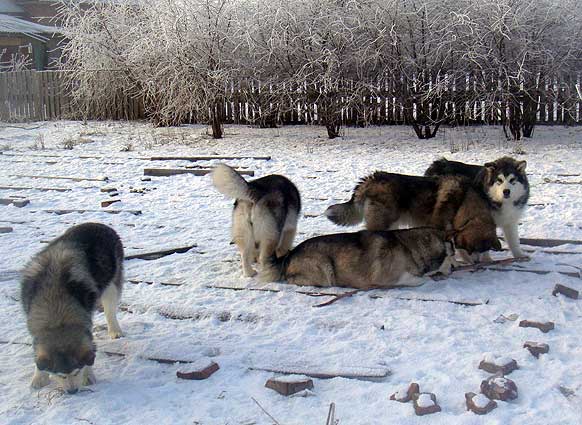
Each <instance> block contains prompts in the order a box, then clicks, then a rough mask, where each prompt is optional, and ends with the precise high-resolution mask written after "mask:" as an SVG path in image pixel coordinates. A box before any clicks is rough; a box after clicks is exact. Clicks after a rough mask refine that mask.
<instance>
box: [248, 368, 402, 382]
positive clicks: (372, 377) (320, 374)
mask: <svg viewBox="0 0 582 425" xmlns="http://www.w3.org/2000/svg"><path fill="white" fill-rule="evenodd" d="M249 370H259V371H264V372H272V373H280V374H283V375H305V376H309V377H311V378H318V379H333V378H347V379H357V380H362V381H376V380H382V379H384V378H386V377H388V376H389V375H391V372H390V369H388V368H385V367H366V366H337V367H330V366H320V365H311V364H287V365H286V364H277V365H266V366H259V365H256V366H255V365H253V366H250V367H249Z"/></svg>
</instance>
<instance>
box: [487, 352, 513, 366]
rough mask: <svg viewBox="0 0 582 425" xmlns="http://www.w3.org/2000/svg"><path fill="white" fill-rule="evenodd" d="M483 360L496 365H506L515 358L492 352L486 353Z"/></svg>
mask: <svg viewBox="0 0 582 425" xmlns="http://www.w3.org/2000/svg"><path fill="white" fill-rule="evenodd" d="M483 361H485V362H486V363H490V364H494V365H496V366H505V365H508V364H509V363H511V362H512V361H513V360H512V359H511V358H509V357H506V356H498V355H495V354H492V353H485V354H484V355H483Z"/></svg>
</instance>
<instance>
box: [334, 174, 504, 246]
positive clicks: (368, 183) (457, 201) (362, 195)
mask: <svg viewBox="0 0 582 425" xmlns="http://www.w3.org/2000/svg"><path fill="white" fill-rule="evenodd" d="M326 215H327V216H328V218H329V219H330V220H331V221H333V222H334V223H336V224H340V225H353V224H357V223H359V222H361V221H362V220H364V221H365V222H366V228H367V229H368V230H371V231H378V230H391V229H396V228H398V227H400V226H409V227H420V226H432V227H436V228H440V229H444V230H456V232H457V236H456V237H455V243H456V245H457V247H458V248H461V249H465V250H466V251H468V252H469V253H472V252H483V250H489V249H491V248H492V247H495V246H497V245H498V243H499V241H498V240H497V237H496V235H495V224H494V222H493V219H492V217H491V213H490V211H489V210H488V209H487V204H486V201H485V200H484V199H483V198H481V197H480V196H479V194H478V193H477V192H476V191H475V189H473V188H472V186H471V182H470V181H469V180H468V179H466V178H464V177H460V176H445V177H420V176H409V175H403V174H392V173H385V172H381V171H377V172H375V173H374V174H372V175H370V176H367V177H365V178H363V179H362V180H361V181H360V183H359V184H358V185H357V186H356V188H355V189H354V193H353V195H352V198H351V199H350V201H349V202H347V203H344V204H337V205H332V206H331V207H329V208H328V210H327V211H326Z"/></svg>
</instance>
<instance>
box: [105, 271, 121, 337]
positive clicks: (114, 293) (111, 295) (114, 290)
mask: <svg viewBox="0 0 582 425" xmlns="http://www.w3.org/2000/svg"><path fill="white" fill-rule="evenodd" d="M120 295H121V293H120V290H119V288H118V286H117V285H116V284H115V283H113V282H111V283H110V284H109V286H107V288H106V289H105V291H104V292H103V295H101V304H103V311H104V312H105V320H106V321H107V331H108V332H109V336H110V337H111V339H117V338H119V337H122V336H123V332H122V331H121V327H120V326H119V322H118V321H117V305H118V304H119V298H120Z"/></svg>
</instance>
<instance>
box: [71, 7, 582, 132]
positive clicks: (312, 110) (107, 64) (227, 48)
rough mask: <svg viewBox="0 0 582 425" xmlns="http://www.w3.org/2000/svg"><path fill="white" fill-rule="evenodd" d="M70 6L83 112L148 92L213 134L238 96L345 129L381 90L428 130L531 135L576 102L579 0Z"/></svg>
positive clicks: (268, 112)
mask: <svg viewBox="0 0 582 425" xmlns="http://www.w3.org/2000/svg"><path fill="white" fill-rule="evenodd" d="M62 15H63V19H64V28H65V29H64V31H65V33H66V35H67V37H68V39H69V40H70V42H69V43H68V44H67V46H66V47H65V56H64V57H65V58H66V62H65V63H64V64H63V68H64V69H67V70H70V73H69V76H70V81H71V88H72V89H73V94H74V99H75V101H76V102H77V103H78V104H79V109H80V110H81V111H85V112H87V113H88V112H89V111H95V110H96V111H105V110H107V106H108V105H109V104H110V103H111V99H115V98H116V96H136V97H140V98H141V99H143V101H144V104H145V108H146V112H147V114H148V116H149V117H150V119H151V120H152V121H153V122H154V123H157V124H160V125H173V124H179V123H181V122H186V121H198V122H207V123H209V124H210V125H211V127H212V133H213V136H214V137H221V135H222V123H223V122H224V120H225V118H226V117H225V114H226V113H228V114H234V112H233V108H232V105H230V107H228V108H227V106H229V105H226V101H227V98H229V97H228V96H229V95H233V94H236V95H237V96H238V97H237V99H239V101H240V102H241V103H245V104H246V105H248V107H247V108H243V110H241V111H239V112H238V113H239V114H240V115H241V116H240V117H233V116H232V115H230V116H229V119H235V120H236V119H238V118H243V119H245V120H247V121H251V122H256V123H258V124H259V125H260V126H261V127H270V126H271V127H272V126H275V125H277V124H278V123H279V122H280V117H281V115H282V114H290V113H293V114H296V115H300V116H302V117H304V118H306V119H307V120H308V121H309V120H310V119H315V118H317V120H318V121H320V122H322V123H323V124H324V125H325V126H326V128H327V131H328V135H329V137H332V138H333V137H336V136H338V135H339V133H340V127H341V125H342V122H344V121H345V119H346V117H347V114H352V115H350V117H353V116H354V114H355V116H356V117H357V120H358V121H359V122H361V123H362V124H366V123H367V122H369V121H370V119H371V118H370V117H372V116H373V114H374V113H377V111H376V109H377V108H378V106H377V102H375V100H376V99H379V98H378V96H380V95H381V96H384V97H385V98H387V101H390V102H393V103H394V104H396V103H398V104H399V105H401V108H400V106H399V107H398V108H396V107H394V108H395V109H394V110H395V113H398V114H400V115H399V116H400V118H399V119H401V120H402V121H404V122H406V123H408V124H410V125H412V126H413V128H414V130H415V132H416V134H417V135H418V137H419V138H430V137H434V136H435V134H436V132H437V130H438V127H439V126H440V125H441V123H444V122H449V123H451V122H453V123H463V122H471V121H483V120H494V119H497V118H498V117H504V118H503V119H504V121H503V124H504V127H505V128H506V129H507V135H508V136H509V137H511V138H513V139H516V140H518V139H520V137H521V136H522V135H525V136H531V134H532V133H533V125H534V123H535V121H536V115H537V113H538V112H539V103H540V99H541V98H542V96H546V97H551V96H555V97H556V98H557V97H558V96H560V102H561V103H562V104H564V105H565V108H564V111H563V112H562V113H564V114H568V113H571V112H572V111H573V110H574V109H573V108H574V103H573V102H572V101H571V100H572V99H574V98H575V97H576V96H577V93H576V90H575V89H573V90H572V92H571V93H569V92H567V91H566V90H565V87H561V86H559V84H558V81H562V80H561V79H560V77H561V76H563V75H570V76H571V75H576V73H577V72H580V71H581V69H582V66H581V59H582V43H580V42H579V40H580V38H581V36H582V5H581V4H580V2H578V1H577V0H539V1H535V2H532V1H531V0H483V1H480V2H475V1H473V0H418V1H409V0H365V1H362V0H357V1H356V0H321V1H317V2H315V1H311V0H147V1H146V0H132V1H105V2H94V3H92V5H91V6H90V7H87V6H86V5H84V6H80V5H79V2H65V3H64V5H63V9H62ZM572 87H574V86H572ZM391 95H392V97H391ZM569 102H570V103H569ZM568 105H571V106H572V108H570V109H568ZM502 112H504V113H503V114H502ZM505 117H507V119H505Z"/></svg>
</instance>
